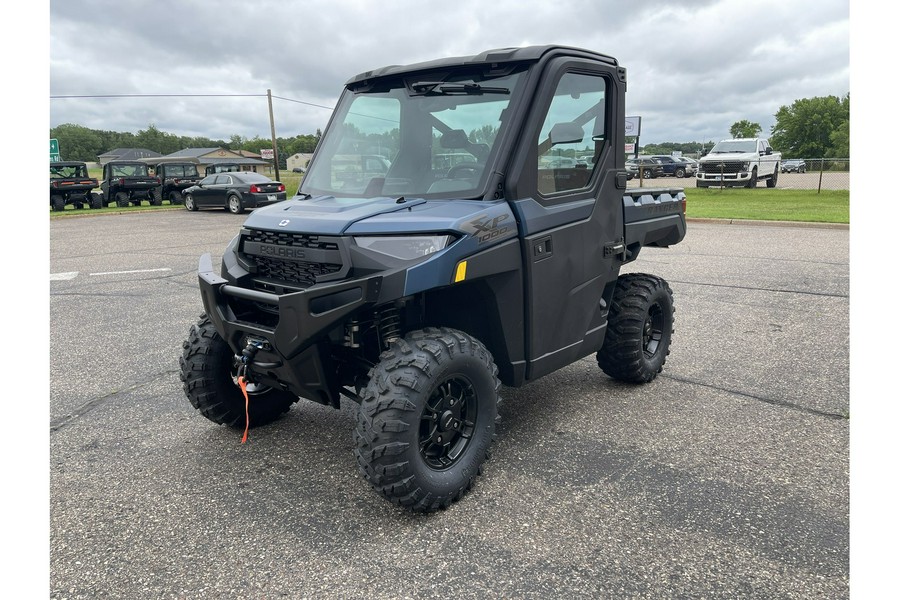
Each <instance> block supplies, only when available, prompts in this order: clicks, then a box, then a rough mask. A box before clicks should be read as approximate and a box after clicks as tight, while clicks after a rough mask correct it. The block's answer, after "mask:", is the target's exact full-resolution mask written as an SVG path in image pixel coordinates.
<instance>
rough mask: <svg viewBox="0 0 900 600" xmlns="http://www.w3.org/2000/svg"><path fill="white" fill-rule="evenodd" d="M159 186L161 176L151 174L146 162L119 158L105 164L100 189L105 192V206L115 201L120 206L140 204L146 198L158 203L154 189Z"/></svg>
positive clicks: (152, 202) (150, 201) (151, 202)
mask: <svg viewBox="0 0 900 600" xmlns="http://www.w3.org/2000/svg"><path fill="white" fill-rule="evenodd" d="M158 187H159V178H158V177H156V176H155V175H150V172H149V170H148V168H147V164H146V163H143V162H139V161H135V160H119V161H111V162H108V163H106V164H105V165H103V179H102V180H101V181H100V191H101V192H102V194H103V205H104V206H109V205H110V204H112V203H113V202H115V203H116V205H117V206H119V207H126V206H129V205H130V204H134V205H135V206H140V205H141V202H142V201H144V200H147V201H148V202H149V203H150V204H156V200H155V199H154V194H153V191H154V190H155V189H156V188H158Z"/></svg>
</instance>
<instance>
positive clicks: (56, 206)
mask: <svg viewBox="0 0 900 600" xmlns="http://www.w3.org/2000/svg"><path fill="white" fill-rule="evenodd" d="M50 208H51V209H52V210H54V211H60V210H66V199H65V198H63V197H62V196H58V195H56V194H54V195H52V196H50Z"/></svg>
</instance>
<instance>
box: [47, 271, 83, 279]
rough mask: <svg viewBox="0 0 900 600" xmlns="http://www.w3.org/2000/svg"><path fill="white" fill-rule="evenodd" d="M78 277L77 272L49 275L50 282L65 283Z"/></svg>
mask: <svg viewBox="0 0 900 600" xmlns="http://www.w3.org/2000/svg"><path fill="white" fill-rule="evenodd" d="M76 277H78V271H72V272H70V273H50V281H66V280H69V279H75V278H76Z"/></svg>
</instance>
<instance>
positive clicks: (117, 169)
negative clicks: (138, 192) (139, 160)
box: [112, 165, 149, 177]
mask: <svg viewBox="0 0 900 600" xmlns="http://www.w3.org/2000/svg"><path fill="white" fill-rule="evenodd" d="M148 172H149V171H147V165H113V166H112V174H113V175H114V176H116V177H146V176H147V173H148Z"/></svg>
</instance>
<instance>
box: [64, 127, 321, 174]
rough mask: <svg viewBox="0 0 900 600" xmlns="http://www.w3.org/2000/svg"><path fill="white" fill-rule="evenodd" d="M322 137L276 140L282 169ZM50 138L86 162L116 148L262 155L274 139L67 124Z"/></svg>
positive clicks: (70, 157) (71, 156) (68, 155)
mask: <svg viewBox="0 0 900 600" xmlns="http://www.w3.org/2000/svg"><path fill="white" fill-rule="evenodd" d="M320 137H322V132H321V131H319V130H316V133H315V134H305V135H297V136H295V137H289V138H282V137H276V138H275V141H276V142H277V144H278V158H279V163H280V164H279V167H281V168H287V165H286V161H287V157H288V156H291V155H292V154H297V153H302V154H307V153H311V152H312V151H313V150H315V149H316V144H318V143H319V138H320ZM50 138H51V139H57V140H59V148H60V156H61V158H62V159H63V160H80V161H84V162H96V161H97V157H98V156H100V155H101V154H104V153H106V152H109V151H110V150H114V149H115V148H146V149H147V150H152V151H154V152H159V153H160V154H162V155H166V154H172V153H173V152H178V151H179V150H184V149H185V148H226V149H228V150H232V151H238V150H246V151H249V152H253V153H255V154H260V150H262V149H264V148H271V147H272V140H271V139H264V138H260V137H259V136H257V137H254V138H245V137H241V136H239V135H232V136H231V137H230V138H229V139H228V141H225V140H214V139H210V138H206V137H190V136H180V135H173V134H171V133H166V132H164V131H160V130H159V129H158V128H157V127H156V126H155V125H153V124H151V125H149V126H148V127H147V129H142V130H140V131H138V132H137V133H130V132H125V133H123V132H119V131H103V130H99V129H89V128H87V127H82V126H81V125H74V124H71V123H66V124H63V125H59V126H57V127H52V128H50Z"/></svg>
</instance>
